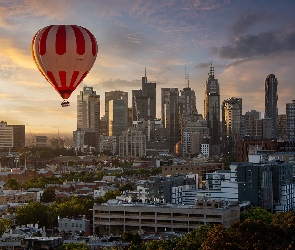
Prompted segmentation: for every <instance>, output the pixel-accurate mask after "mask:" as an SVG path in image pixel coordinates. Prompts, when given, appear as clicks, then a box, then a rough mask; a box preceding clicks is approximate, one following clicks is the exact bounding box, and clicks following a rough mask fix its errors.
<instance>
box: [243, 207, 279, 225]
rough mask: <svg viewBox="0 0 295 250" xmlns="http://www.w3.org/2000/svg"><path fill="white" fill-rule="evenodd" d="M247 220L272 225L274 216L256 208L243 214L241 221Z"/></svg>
mask: <svg viewBox="0 0 295 250" xmlns="http://www.w3.org/2000/svg"><path fill="white" fill-rule="evenodd" d="M246 219H251V220H260V221H263V222H265V223H271V222H272V219H273V215H272V213H270V212H268V211H267V210H265V209H263V208H261V207H255V208H251V209H250V210H247V211H244V212H242V213H241V221H245V220H246Z"/></svg>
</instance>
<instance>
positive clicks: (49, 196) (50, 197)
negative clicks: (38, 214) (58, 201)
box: [40, 187, 56, 203]
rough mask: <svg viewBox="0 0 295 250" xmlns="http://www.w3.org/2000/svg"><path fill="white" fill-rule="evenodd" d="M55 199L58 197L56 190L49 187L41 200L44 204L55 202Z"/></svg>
mask: <svg viewBox="0 0 295 250" xmlns="http://www.w3.org/2000/svg"><path fill="white" fill-rule="evenodd" d="M55 197H56V195H55V188H54V187H48V188H46V189H45V190H44V191H43V194H42V196H41V198H40V200H41V202H43V203H48V202H54V201H55Z"/></svg>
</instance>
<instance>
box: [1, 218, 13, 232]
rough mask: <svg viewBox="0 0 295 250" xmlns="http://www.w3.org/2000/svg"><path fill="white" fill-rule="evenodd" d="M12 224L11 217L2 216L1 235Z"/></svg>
mask: <svg viewBox="0 0 295 250" xmlns="http://www.w3.org/2000/svg"><path fill="white" fill-rule="evenodd" d="M11 226H12V221H11V220H10V219H3V218H0V235H2V234H3V233H4V232H5V231H6V230H7V229H9V228H10V227H11Z"/></svg>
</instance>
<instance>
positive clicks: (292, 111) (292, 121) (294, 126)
mask: <svg viewBox="0 0 295 250" xmlns="http://www.w3.org/2000/svg"><path fill="white" fill-rule="evenodd" d="M286 116H287V122H286V123H287V124H286V134H287V138H288V140H289V141H290V142H295V100H292V103H286Z"/></svg>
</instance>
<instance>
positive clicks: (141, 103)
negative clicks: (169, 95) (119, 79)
mask: <svg viewBox="0 0 295 250" xmlns="http://www.w3.org/2000/svg"><path fill="white" fill-rule="evenodd" d="M141 84H142V86H141V87H142V89H141V90H132V111H133V120H134V121H136V119H137V114H138V116H139V119H144V120H149V119H150V120H154V118H156V83H155V82H148V81H147V76H146V70H145V76H143V77H142V83H141ZM135 103H136V105H135Z"/></svg>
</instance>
